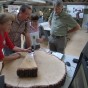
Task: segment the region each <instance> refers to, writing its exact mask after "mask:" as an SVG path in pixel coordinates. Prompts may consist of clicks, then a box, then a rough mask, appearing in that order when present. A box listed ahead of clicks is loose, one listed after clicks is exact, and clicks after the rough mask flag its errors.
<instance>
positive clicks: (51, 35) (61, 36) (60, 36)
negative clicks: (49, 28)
mask: <svg viewBox="0 0 88 88" xmlns="http://www.w3.org/2000/svg"><path fill="white" fill-rule="evenodd" d="M51 36H52V37H53V38H62V37H64V36H55V35H51Z"/></svg>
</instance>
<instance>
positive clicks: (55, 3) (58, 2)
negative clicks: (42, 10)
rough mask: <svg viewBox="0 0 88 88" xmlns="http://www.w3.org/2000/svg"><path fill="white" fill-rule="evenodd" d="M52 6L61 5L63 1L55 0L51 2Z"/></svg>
mask: <svg viewBox="0 0 88 88" xmlns="http://www.w3.org/2000/svg"><path fill="white" fill-rule="evenodd" d="M53 5H54V6H63V2H62V0H56V1H55V2H54V3H53Z"/></svg>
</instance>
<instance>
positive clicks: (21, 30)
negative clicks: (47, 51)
mask: <svg viewBox="0 0 88 88" xmlns="http://www.w3.org/2000/svg"><path fill="white" fill-rule="evenodd" d="M31 13H32V9H31V7H30V6H28V5H22V6H21V7H20V10H19V13H18V14H17V16H16V19H15V21H13V23H12V28H11V30H10V33H9V37H10V39H11V41H12V42H13V44H14V45H16V46H18V47H21V34H23V35H24V36H25V40H26V43H27V47H30V46H31V43H30V35H29V32H28V19H29V16H30V15H31ZM12 53H13V51H12V50H10V49H8V47H6V48H4V54H5V55H9V54H12Z"/></svg>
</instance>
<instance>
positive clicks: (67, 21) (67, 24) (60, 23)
mask: <svg viewBox="0 0 88 88" xmlns="http://www.w3.org/2000/svg"><path fill="white" fill-rule="evenodd" d="M49 20H50V21H51V31H50V33H51V35H55V36H66V35H67V31H68V28H70V29H72V28H74V27H75V26H76V25H77V22H76V21H75V20H74V19H73V18H72V17H71V16H70V15H69V14H67V13H66V12H64V11H62V12H61V13H60V14H59V15H57V14H55V13H54V12H53V13H51V15H50V17H49Z"/></svg>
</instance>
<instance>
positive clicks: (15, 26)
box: [9, 17, 29, 47]
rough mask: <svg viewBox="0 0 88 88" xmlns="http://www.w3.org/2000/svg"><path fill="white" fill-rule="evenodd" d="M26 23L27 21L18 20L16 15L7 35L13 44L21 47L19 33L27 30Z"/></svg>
mask: <svg viewBox="0 0 88 88" xmlns="http://www.w3.org/2000/svg"><path fill="white" fill-rule="evenodd" d="M27 24H28V22H26V21H19V20H18V18H17V17H16V20H15V21H14V22H13V23H12V28H11V30H10V33H9V37H10V39H11V41H12V42H13V43H14V45H16V46H18V47H21V34H24V33H26V32H27V31H28V29H29V27H28V26H27Z"/></svg>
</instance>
